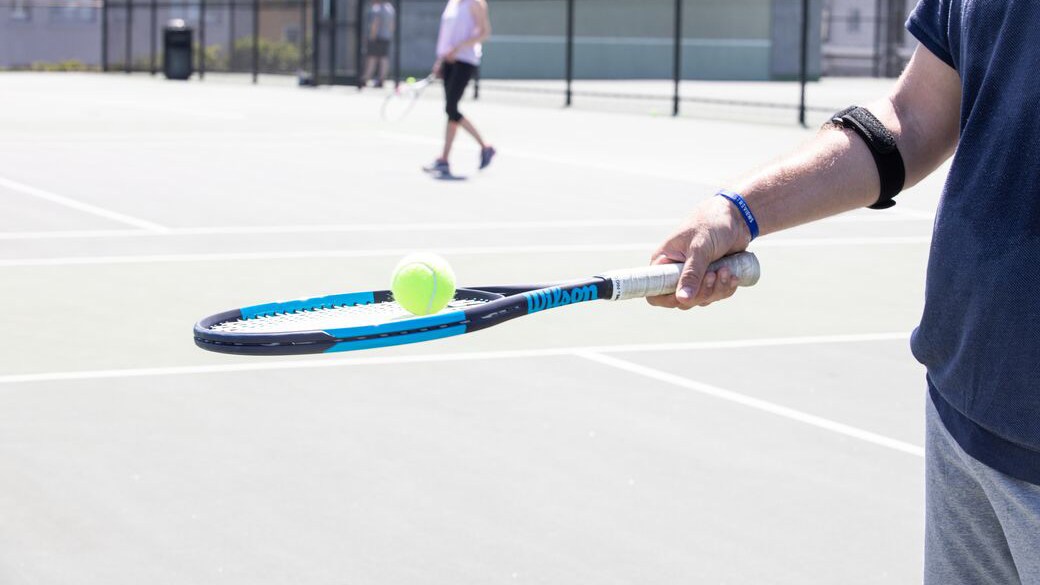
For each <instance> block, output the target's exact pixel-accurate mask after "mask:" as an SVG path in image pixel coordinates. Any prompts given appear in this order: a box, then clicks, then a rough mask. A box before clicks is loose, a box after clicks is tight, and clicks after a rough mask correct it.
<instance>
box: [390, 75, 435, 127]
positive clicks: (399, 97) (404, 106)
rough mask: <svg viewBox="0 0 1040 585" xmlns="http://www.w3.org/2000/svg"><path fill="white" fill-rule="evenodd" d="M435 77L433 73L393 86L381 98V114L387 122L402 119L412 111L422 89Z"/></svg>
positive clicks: (420, 95) (424, 89) (428, 85)
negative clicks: (388, 93) (387, 93)
mask: <svg viewBox="0 0 1040 585" xmlns="http://www.w3.org/2000/svg"><path fill="white" fill-rule="evenodd" d="M434 79H436V78H435V77H434V76H433V75H430V76H428V77H426V78H425V79H420V80H419V81H413V82H411V83H402V84H400V85H398V86H397V87H395V88H394V91H392V92H390V95H388V96H386V99H385V100H383V108H382V112H381V113H382V116H383V119H384V120H386V121H387V122H398V121H400V120H403V119H404V117H405V116H407V115H408V114H409V112H411V111H412V108H414V107H415V103H416V102H418V101H419V98H420V97H422V94H423V92H424V91H426V88H427V87H430V84H432V83H433V82H434Z"/></svg>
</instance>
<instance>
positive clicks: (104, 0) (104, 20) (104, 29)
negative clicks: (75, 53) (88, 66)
mask: <svg viewBox="0 0 1040 585" xmlns="http://www.w3.org/2000/svg"><path fill="white" fill-rule="evenodd" d="M101 70H102V71H105V72H107V71H108V0H101Z"/></svg>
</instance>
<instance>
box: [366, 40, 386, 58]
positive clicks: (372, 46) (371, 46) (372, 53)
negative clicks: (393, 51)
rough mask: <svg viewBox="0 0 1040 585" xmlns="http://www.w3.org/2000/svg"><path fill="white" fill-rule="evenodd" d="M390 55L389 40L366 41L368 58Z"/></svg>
mask: <svg viewBox="0 0 1040 585" xmlns="http://www.w3.org/2000/svg"><path fill="white" fill-rule="evenodd" d="M389 54H390V39H374V40H370V41H368V56H369V57H386V56H387V55H389Z"/></svg>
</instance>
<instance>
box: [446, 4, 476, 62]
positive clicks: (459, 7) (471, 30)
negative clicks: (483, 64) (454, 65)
mask: <svg viewBox="0 0 1040 585" xmlns="http://www.w3.org/2000/svg"><path fill="white" fill-rule="evenodd" d="M474 1H475V0H448V5H447V6H445V7H444V12H443V13H442V14H441V30H440V34H438V35H437V58H438V59H440V58H442V57H444V56H445V55H447V54H448V53H450V52H451V50H452V49H453V48H455V47H457V46H458V45H459V43H461V42H463V41H465V40H466V39H471V38H473V37H474V36H475V35H476V34H477V21H476V19H474V18H473V13H472V12H470V4H472V3H473V2H474ZM481 55H483V48H482V47H481V46H480V43H477V44H475V45H467V46H465V47H462V48H461V49H459V51H458V52H457V53H455V58H456V59H458V60H459V61H462V62H464V63H469V64H470V65H476V66H480V57H481Z"/></svg>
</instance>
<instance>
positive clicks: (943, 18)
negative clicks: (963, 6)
mask: <svg viewBox="0 0 1040 585" xmlns="http://www.w3.org/2000/svg"><path fill="white" fill-rule="evenodd" d="M954 1H955V0H921V1H920V2H919V3H918V4H917V7H916V8H914V11H913V12H912V13H911V14H910V18H909V20H907V21H906V29H907V30H908V31H910V34H912V35H914V37H915V38H916V39H917V40H918V41H920V42H921V44H922V45H924V46H925V47H926V48H927V49H928V50H929V51H931V52H932V53H933V54H934V55H935V56H936V57H938V58H940V59H942V60H943V61H945V62H946V64H947V65H949V66H950V67H953V68H954V69H957V63H956V62H955V60H954V55H956V54H957V53H956V51H955V49H954V47H952V46H951V42H950V40H951V39H950V36H951V35H950V24H951V23H950V4H951V3H952V2H954Z"/></svg>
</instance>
